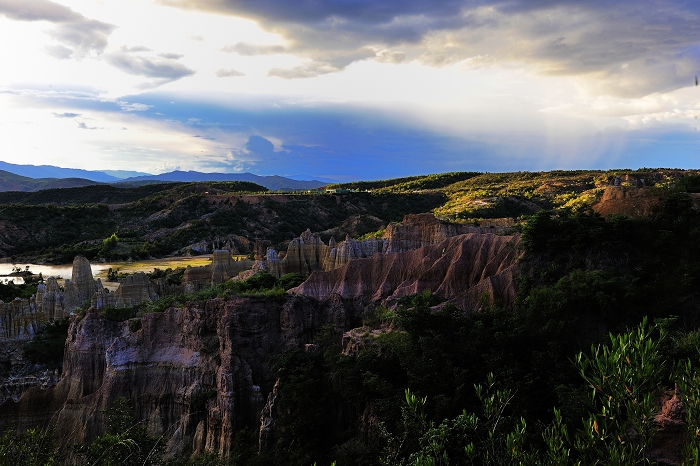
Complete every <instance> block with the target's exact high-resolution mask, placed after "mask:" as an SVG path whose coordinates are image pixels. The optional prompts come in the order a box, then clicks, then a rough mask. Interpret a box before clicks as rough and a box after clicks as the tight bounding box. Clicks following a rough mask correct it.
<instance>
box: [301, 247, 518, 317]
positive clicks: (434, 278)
mask: <svg viewBox="0 0 700 466" xmlns="http://www.w3.org/2000/svg"><path fill="white" fill-rule="evenodd" d="M519 243H520V237H519V236H497V235H493V234H467V235H460V236H454V237H452V238H448V239H446V240H444V241H442V242H440V243H438V244H434V245H430V246H426V247H423V248H420V249H415V250H412V251H408V252H400V253H390V254H376V255H374V256H372V257H370V258H367V259H358V260H354V261H351V262H349V263H347V264H346V265H344V266H343V267H341V268H339V269H335V270H332V271H328V272H321V271H316V272H314V273H313V274H312V275H311V276H310V277H309V279H308V280H307V281H305V282H304V283H302V284H301V285H299V286H298V287H297V288H294V289H292V290H290V292H292V293H295V294H299V295H306V296H311V297H313V298H315V299H318V300H320V301H324V300H326V299H328V298H330V297H331V296H333V295H334V294H337V295H339V296H341V297H343V298H349V299H360V300H370V301H382V300H387V301H393V300H396V299H398V298H401V297H403V296H408V295H411V294H415V293H421V292H423V291H427V290H429V291H431V292H433V293H435V294H437V295H438V296H440V297H442V298H444V299H446V300H448V302H450V303H453V304H455V305H456V306H457V307H459V308H461V309H463V310H473V309H476V308H477V307H478V305H479V300H480V299H483V297H485V296H488V298H489V299H490V301H491V302H494V301H498V302H500V303H501V304H503V305H505V306H508V305H510V304H512V302H513V300H514V298H515V286H514V278H515V277H516V275H517V267H516V262H517V259H518V258H519V257H520V253H521V252H520V248H519Z"/></svg>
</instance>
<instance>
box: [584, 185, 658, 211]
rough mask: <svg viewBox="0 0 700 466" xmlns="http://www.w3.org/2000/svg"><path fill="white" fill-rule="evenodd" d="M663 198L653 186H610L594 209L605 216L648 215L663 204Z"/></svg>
mask: <svg viewBox="0 0 700 466" xmlns="http://www.w3.org/2000/svg"><path fill="white" fill-rule="evenodd" d="M662 200H663V198H662V197H661V196H659V193H658V192H657V191H656V190H654V189H653V188H638V187H632V186H609V187H607V188H605V192H604V193H603V197H602V198H601V199H600V200H599V201H598V202H597V203H595V204H594V205H593V210H595V211H596V212H598V213H599V214H601V215H603V216H609V215H627V216H629V217H640V216H647V215H651V213H652V210H653V209H654V207H656V206H658V205H659V204H661V202H662Z"/></svg>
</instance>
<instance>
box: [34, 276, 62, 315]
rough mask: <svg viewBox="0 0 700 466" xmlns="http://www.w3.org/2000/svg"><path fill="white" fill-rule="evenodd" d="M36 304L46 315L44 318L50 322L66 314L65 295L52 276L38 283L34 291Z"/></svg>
mask: <svg viewBox="0 0 700 466" xmlns="http://www.w3.org/2000/svg"><path fill="white" fill-rule="evenodd" d="M36 306H37V308H38V310H39V311H40V312H43V313H44V314H45V315H46V320H47V321H49V322H52V321H54V320H58V319H62V318H63V317H65V316H66V315H67V307H66V301H65V296H64V294H63V291H61V287H60V286H58V281H57V280H56V278H54V277H49V278H48V279H46V282H45V283H40V284H39V286H38V287H37V292H36Z"/></svg>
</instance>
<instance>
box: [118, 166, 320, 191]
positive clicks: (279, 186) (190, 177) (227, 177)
mask: <svg viewBox="0 0 700 466" xmlns="http://www.w3.org/2000/svg"><path fill="white" fill-rule="evenodd" d="M141 181H183V182H185V181H250V182H252V183H256V184H259V185H260V186H265V187H266V188H267V189H271V190H273V191H277V190H283V191H296V190H302V189H314V188H318V187H320V186H324V185H326V184H327V183H324V182H323V181H318V180H311V181H299V180H292V179H290V178H285V177H283V176H258V175H253V174H252V173H201V172H195V171H187V172H184V171H174V172H169V173H162V174H160V175H147V176H136V177H133V178H126V179H125V180H122V182H124V183H129V182H141Z"/></svg>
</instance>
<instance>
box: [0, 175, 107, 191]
mask: <svg viewBox="0 0 700 466" xmlns="http://www.w3.org/2000/svg"><path fill="white" fill-rule="evenodd" d="M95 184H100V183H98V182H96V181H91V180H86V179H83V178H29V177H26V176H20V175H15V174H14V173H10V172H7V171H4V170H0V191H25V192H26V191H40V190H42V189H54V188H77V187H81V186H92V185H95Z"/></svg>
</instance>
